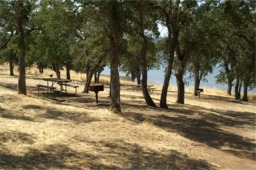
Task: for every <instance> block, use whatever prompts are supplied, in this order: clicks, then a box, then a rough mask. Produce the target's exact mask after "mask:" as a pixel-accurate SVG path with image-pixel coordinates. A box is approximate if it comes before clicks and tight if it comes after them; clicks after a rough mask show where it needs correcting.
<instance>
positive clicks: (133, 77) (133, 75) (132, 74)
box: [131, 70, 136, 82]
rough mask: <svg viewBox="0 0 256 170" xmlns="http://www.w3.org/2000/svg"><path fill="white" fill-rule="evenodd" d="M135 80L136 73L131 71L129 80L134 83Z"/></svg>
mask: <svg viewBox="0 0 256 170" xmlns="http://www.w3.org/2000/svg"><path fill="white" fill-rule="evenodd" d="M135 79H136V73H135V71H133V70H132V71H131V80H132V82H134V81H135Z"/></svg>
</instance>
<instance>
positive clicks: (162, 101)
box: [160, 28, 175, 108]
mask: <svg viewBox="0 0 256 170" xmlns="http://www.w3.org/2000/svg"><path fill="white" fill-rule="evenodd" d="M168 30H169V44H170V47H169V48H168V49H169V51H168V52H169V58H168V65H167V68H166V70H165V76H164V83H163V87H162V93H161V98H160V107H161V108H168V106H167V102H166V98H167V93H168V87H169V82H170V78H171V74H172V65H173V58H174V49H175V46H174V41H173V40H172V39H171V28H168Z"/></svg>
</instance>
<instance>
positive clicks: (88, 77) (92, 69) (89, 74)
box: [82, 57, 103, 93]
mask: <svg viewBox="0 0 256 170" xmlns="http://www.w3.org/2000/svg"><path fill="white" fill-rule="evenodd" d="M102 59H103V57H101V58H99V60H98V61H97V62H96V63H95V64H94V65H93V66H88V67H89V69H88V70H87V72H86V81H85V86H84V90H83V92H82V93H89V87H90V84H91V80H92V77H93V75H94V73H96V69H97V68H98V67H99V64H100V63H101V61H102Z"/></svg>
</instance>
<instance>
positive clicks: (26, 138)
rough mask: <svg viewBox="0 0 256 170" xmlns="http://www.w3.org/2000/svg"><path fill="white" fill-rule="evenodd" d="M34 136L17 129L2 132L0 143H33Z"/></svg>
mask: <svg viewBox="0 0 256 170" xmlns="http://www.w3.org/2000/svg"><path fill="white" fill-rule="evenodd" d="M34 138H35V137H33V136H31V135H29V134H27V133H23V132H17V131H8V132H1V133H0V143H5V142H15V143H26V144H33V143H34Z"/></svg>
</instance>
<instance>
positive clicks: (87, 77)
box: [82, 68, 95, 93]
mask: <svg viewBox="0 0 256 170" xmlns="http://www.w3.org/2000/svg"><path fill="white" fill-rule="evenodd" d="M94 71H95V69H93V68H91V69H90V70H89V71H88V73H87V74H86V81H85V86H84V90H83V92H82V93H89V87H90V84H91V80H92V76H93V73H94Z"/></svg>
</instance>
